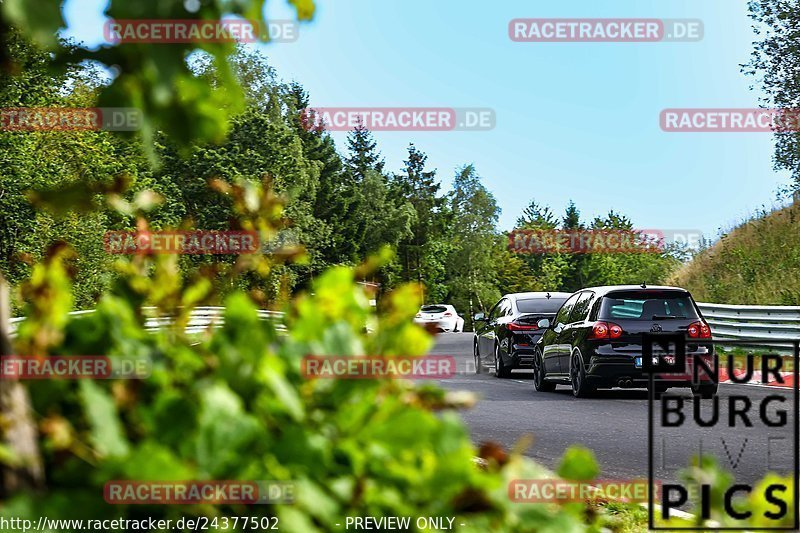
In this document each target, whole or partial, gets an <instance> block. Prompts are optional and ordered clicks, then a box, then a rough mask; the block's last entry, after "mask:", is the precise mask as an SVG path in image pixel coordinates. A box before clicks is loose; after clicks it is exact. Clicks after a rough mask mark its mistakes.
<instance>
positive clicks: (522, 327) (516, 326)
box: [508, 322, 539, 331]
mask: <svg viewBox="0 0 800 533" xmlns="http://www.w3.org/2000/svg"><path fill="white" fill-rule="evenodd" d="M533 329H539V326H537V325H535V324H520V323H519V322H509V323H508V331H531V330H533Z"/></svg>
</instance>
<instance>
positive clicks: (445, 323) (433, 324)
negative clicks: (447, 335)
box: [414, 318, 458, 332]
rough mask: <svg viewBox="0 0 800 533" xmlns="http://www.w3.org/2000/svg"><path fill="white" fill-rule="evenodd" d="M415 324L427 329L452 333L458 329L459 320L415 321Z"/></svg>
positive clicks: (416, 319)
mask: <svg viewBox="0 0 800 533" xmlns="http://www.w3.org/2000/svg"><path fill="white" fill-rule="evenodd" d="M414 323H415V324H417V325H420V326H422V327H423V328H426V329H429V330H430V329H438V330H440V331H444V332H450V331H453V330H454V329H456V324H457V323H458V321H457V319H444V320H420V319H418V318H415V319H414Z"/></svg>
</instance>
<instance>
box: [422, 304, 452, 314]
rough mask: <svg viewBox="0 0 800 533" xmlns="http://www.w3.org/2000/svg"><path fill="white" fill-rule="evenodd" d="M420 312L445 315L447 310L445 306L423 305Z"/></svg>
mask: <svg viewBox="0 0 800 533" xmlns="http://www.w3.org/2000/svg"><path fill="white" fill-rule="evenodd" d="M420 310H421V311H423V312H425V313H444V312H445V311H447V308H446V307H445V306H443V305H423V306H422V309H420Z"/></svg>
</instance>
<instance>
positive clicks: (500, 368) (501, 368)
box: [494, 344, 511, 379]
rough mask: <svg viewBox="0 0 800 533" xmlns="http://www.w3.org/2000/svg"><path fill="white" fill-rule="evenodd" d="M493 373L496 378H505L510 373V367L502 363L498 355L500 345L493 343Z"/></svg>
mask: <svg viewBox="0 0 800 533" xmlns="http://www.w3.org/2000/svg"><path fill="white" fill-rule="evenodd" d="M494 375H495V377H498V378H504V379H505V378H507V377H509V376H510V375H511V369H510V368H508V367H507V366H506V365H505V364H504V363H503V358H502V357H500V345H499V344H495V345H494Z"/></svg>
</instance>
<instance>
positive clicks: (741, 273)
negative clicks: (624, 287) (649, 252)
mask: <svg viewBox="0 0 800 533" xmlns="http://www.w3.org/2000/svg"><path fill="white" fill-rule="evenodd" d="M798 272H800V204H795V205H793V206H789V207H784V208H781V209H776V210H775V211H772V212H769V213H767V212H762V213H761V214H760V215H759V216H756V217H755V218H753V219H751V220H748V221H746V222H744V223H743V224H741V225H740V226H738V227H736V228H734V229H733V230H731V231H730V232H728V233H727V234H725V235H723V236H722V238H721V239H720V240H719V241H718V242H717V243H715V244H714V245H713V246H711V247H710V248H708V249H706V250H704V251H702V252H700V253H699V254H697V255H696V256H695V257H694V259H693V260H692V261H691V262H689V263H687V264H686V265H684V266H683V267H681V268H680V269H678V270H677V271H676V272H675V273H674V274H673V275H672V276H671V278H670V280H669V281H670V283H671V284H674V285H678V286H681V287H685V288H686V289H688V290H689V291H691V293H692V295H693V296H694V298H695V299H696V300H697V301H701V302H715V303H727V304H750V305H755V304H760V305H800V275H798Z"/></svg>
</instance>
